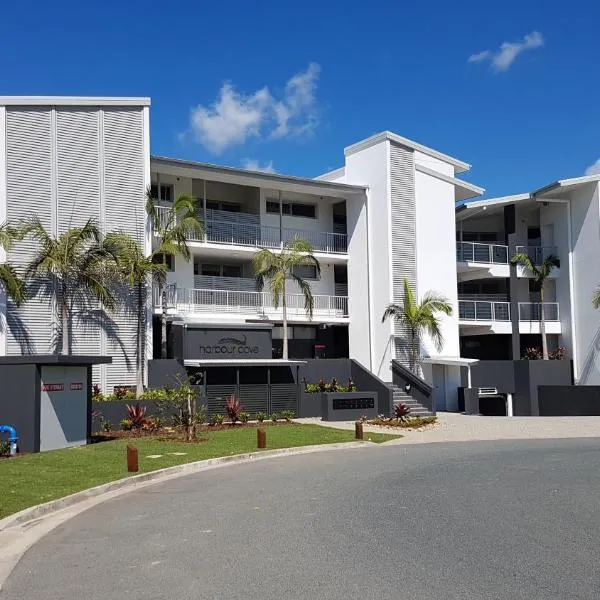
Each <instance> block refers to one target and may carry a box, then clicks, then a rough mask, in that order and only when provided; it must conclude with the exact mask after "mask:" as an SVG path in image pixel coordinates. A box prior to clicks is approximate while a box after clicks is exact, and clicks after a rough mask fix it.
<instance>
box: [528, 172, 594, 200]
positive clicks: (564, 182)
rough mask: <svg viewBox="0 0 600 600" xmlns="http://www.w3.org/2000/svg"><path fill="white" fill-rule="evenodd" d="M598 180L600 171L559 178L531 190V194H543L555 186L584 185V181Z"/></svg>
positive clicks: (592, 181) (555, 187)
mask: <svg viewBox="0 0 600 600" xmlns="http://www.w3.org/2000/svg"><path fill="white" fill-rule="evenodd" d="M598 181H600V173H599V174H597V175H584V176H582V177H571V178H570V179H559V180H558V181H554V182H552V183H549V184H548V185H545V186H543V187H541V188H538V189H537V190H535V191H534V192H532V193H531V194H532V196H537V195H540V194H543V193H544V192H550V191H552V190H555V189H557V188H561V187H571V186H574V185H584V184H586V183H594V182H598Z"/></svg>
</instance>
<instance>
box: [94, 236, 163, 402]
mask: <svg viewBox="0 0 600 600" xmlns="http://www.w3.org/2000/svg"><path fill="white" fill-rule="evenodd" d="M106 240H107V243H109V244H110V246H111V247H114V248H115V249H116V256H117V264H116V269H117V276H118V277H119V278H120V279H121V280H122V281H123V282H124V283H125V285H126V286H127V287H128V288H129V289H130V290H131V291H132V292H134V294H135V298H136V310H135V314H136V320H137V325H136V372H137V377H136V393H137V395H138V396H140V395H141V394H143V393H144V366H145V364H146V360H145V355H146V312H147V311H146V303H147V300H148V283H149V282H151V281H154V282H156V283H157V284H158V285H159V286H163V285H164V283H165V281H166V273H167V267H166V265H165V264H163V263H156V262H155V261H154V260H153V258H152V256H146V255H145V254H144V252H143V250H142V248H141V247H140V245H139V244H138V242H137V241H136V240H135V239H134V238H132V237H131V236H129V235H127V234H124V233H110V234H108V235H107V236H106Z"/></svg>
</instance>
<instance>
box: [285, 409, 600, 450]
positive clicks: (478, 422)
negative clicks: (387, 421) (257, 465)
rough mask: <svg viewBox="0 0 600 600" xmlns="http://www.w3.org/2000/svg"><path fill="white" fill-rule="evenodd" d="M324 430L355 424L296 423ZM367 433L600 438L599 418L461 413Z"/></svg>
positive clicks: (417, 438) (406, 437)
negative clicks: (417, 425)
mask: <svg viewBox="0 0 600 600" xmlns="http://www.w3.org/2000/svg"><path fill="white" fill-rule="evenodd" d="M296 421H298V422H299V423H315V424H317V425H323V426H324V427H335V428H338V429H354V421H321V419H320V418H307V419H296ZM364 431H365V433H367V432H370V431H372V432H380V433H390V434H398V435H402V436H403V437H402V438H400V439H398V440H394V441H392V442H387V443H388V444H426V443H430V442H468V441H477V440H530V439H532V440H533V439H558V438H596V437H597V438H600V417H511V418H507V417H482V416H477V415H462V414H458V413H438V422H437V423H436V424H435V425H433V426H428V427H426V428H423V429H417V430H413V429H397V428H393V427H378V426H373V425H365V427H364ZM365 438H367V436H366V435H365Z"/></svg>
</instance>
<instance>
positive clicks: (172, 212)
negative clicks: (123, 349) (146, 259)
mask: <svg viewBox="0 0 600 600" xmlns="http://www.w3.org/2000/svg"><path fill="white" fill-rule="evenodd" d="M146 212H147V213H148V217H149V219H150V224H151V226H152V230H153V233H154V236H155V239H156V240H157V242H158V243H157V247H156V248H155V250H154V251H153V252H152V257H153V258H154V259H155V260H156V257H159V258H160V260H161V262H162V264H163V265H164V269H165V271H166V270H167V256H172V257H173V258H175V257H176V256H181V257H182V258H183V259H185V260H186V261H189V260H190V259H191V257H192V254H191V252H190V249H189V246H188V245H187V237H188V236H189V235H196V236H201V235H203V234H204V228H203V227H202V223H201V222H200V221H199V220H198V216H197V214H196V200H195V199H194V198H192V197H191V196H185V195H181V196H178V197H177V198H176V199H175V202H173V204H172V205H171V206H170V207H169V209H168V210H167V211H166V214H165V215H164V216H163V217H161V215H160V212H159V210H158V207H157V206H156V204H155V202H154V198H153V197H152V194H151V192H150V190H148V191H147V194H146ZM159 290H160V297H161V309H162V310H161V338H160V356H161V358H167V310H168V306H167V288H166V284H165V282H164V281H163V282H162V283H160V284H159Z"/></svg>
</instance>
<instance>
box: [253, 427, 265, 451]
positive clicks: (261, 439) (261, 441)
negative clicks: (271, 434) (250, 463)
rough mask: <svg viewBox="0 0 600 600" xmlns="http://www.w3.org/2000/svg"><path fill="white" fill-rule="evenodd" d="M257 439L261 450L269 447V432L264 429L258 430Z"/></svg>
mask: <svg viewBox="0 0 600 600" xmlns="http://www.w3.org/2000/svg"><path fill="white" fill-rule="evenodd" d="M256 439H257V442H258V447H259V448H266V447H267V432H266V431H265V430H264V429H257V430H256Z"/></svg>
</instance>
